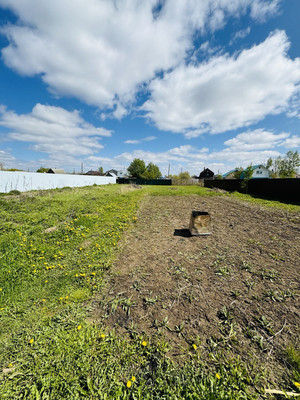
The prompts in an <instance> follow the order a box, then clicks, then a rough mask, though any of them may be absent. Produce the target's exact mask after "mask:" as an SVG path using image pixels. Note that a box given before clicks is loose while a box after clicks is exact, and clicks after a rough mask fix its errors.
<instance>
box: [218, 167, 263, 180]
mask: <svg viewBox="0 0 300 400" xmlns="http://www.w3.org/2000/svg"><path fill="white" fill-rule="evenodd" d="M250 167H251V169H252V171H255V170H256V169H257V168H260V167H263V168H265V169H266V167H265V166H264V165H262V164H257V165H250ZM246 169H247V168H245V169H243V171H242V174H243V172H244V171H246ZM235 171H238V168H235V169H232V170H231V171H229V172H226V174H223V175H222V177H223V178H225V177H226V176H228V175H230V174H232V173H233V172H235ZM242 174H241V176H242Z"/></svg>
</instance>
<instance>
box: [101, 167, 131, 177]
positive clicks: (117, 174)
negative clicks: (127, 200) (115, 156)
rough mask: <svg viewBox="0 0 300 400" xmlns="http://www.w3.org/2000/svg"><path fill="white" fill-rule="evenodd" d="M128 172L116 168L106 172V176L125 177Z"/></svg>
mask: <svg viewBox="0 0 300 400" xmlns="http://www.w3.org/2000/svg"><path fill="white" fill-rule="evenodd" d="M127 175H128V173H127V171H122V170H120V171H117V170H116V169H110V170H108V171H106V172H105V174H104V176H112V177H114V178H115V177H118V178H125V177H127Z"/></svg>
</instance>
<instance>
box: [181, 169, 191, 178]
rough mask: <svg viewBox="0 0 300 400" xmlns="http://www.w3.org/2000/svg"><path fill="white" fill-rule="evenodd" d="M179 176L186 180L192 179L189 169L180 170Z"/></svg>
mask: <svg viewBox="0 0 300 400" xmlns="http://www.w3.org/2000/svg"><path fill="white" fill-rule="evenodd" d="M178 177H179V179H185V180H188V179H191V176H190V174H189V172H188V171H184V172H180V174H179V175H178Z"/></svg>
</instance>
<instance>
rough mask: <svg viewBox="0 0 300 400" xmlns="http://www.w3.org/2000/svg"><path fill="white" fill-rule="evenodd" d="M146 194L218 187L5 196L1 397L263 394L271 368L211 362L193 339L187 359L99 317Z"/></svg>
mask: <svg viewBox="0 0 300 400" xmlns="http://www.w3.org/2000/svg"><path fill="white" fill-rule="evenodd" d="M146 194H150V195H191V194H198V195H209V196H211V195H216V194H215V193H214V192H211V191H209V190H208V189H205V188H199V187H178V188H175V190H174V188H170V187H150V188H144V189H143V190H135V191H127V192H126V193H123V194H122V190H120V186H108V187H89V188H81V189H70V188H65V189H58V190H53V191H45V192H42V193H41V195H39V193H38V192H37V193H36V194H34V195H33V196H25V195H22V196H9V197H7V196H3V197H1V199H0V221H1V224H0V264H1V268H0V398H1V400H4V399H14V400H15V399H43V400H44V399H45V400H46V399H54V400H60V399H61V400H67V399H70V400H71V399H72V400H75V399H216V400H218V399H237V400H238V399H258V398H259V396H260V394H259V393H260V389H258V388H259V387H261V383H262V382H263V376H262V375H261V376H260V375H257V373H252V372H251V368H250V366H247V367H246V366H245V365H243V364H242V363H240V362H239V360H237V359H236V360H230V359H228V358H226V357H225V356H224V357H225V358H218V357H216V355H212V356H211V360H210V362H209V365H208V364H207V363H206V362H204V361H203V359H204V357H202V354H201V350H200V349H196V348H193V347H192V348H191V349H190V353H189V361H188V362H187V363H186V364H185V365H183V366H182V365H181V366H178V365H177V364H174V363H173V362H172V361H171V360H170V359H169V358H168V351H169V350H170V349H169V345H168V344H167V343H165V342H163V341H157V340H156V339H155V338H147V337H142V336H138V335H137V334H134V333H132V336H131V338H130V339H129V338H124V337H119V336H118V335H117V334H115V332H114V331H108V330H107V328H106V327H105V326H99V325H97V324H95V323H91V322H89V319H88V318H87V317H88V313H89V309H90V304H91V301H92V300H93V298H94V296H95V294H96V293H98V292H99V291H101V290H102V288H103V285H104V277H105V274H106V271H107V270H109V268H110V267H111V264H112V261H113V259H114V258H115V257H116V254H117V244H118V241H119V239H120V238H121V237H122V235H123V233H124V232H126V230H127V229H129V228H130V226H131V224H133V223H134V222H135V219H136V212H137V210H138V207H139V204H140V201H141V200H142V198H143V197H144V196H145V195H146ZM49 228H51V229H49ZM145 344H146V345H145ZM195 347H196V346H195ZM291 354H292V353H291V352H290V355H291ZM293 354H294V353H293ZM293 359H295V356H294V358H293ZM1 371H3V372H2V373H1ZM133 377H134V378H133ZM128 382H130V383H128ZM128 386H130V387H128Z"/></svg>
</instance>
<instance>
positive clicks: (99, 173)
mask: <svg viewBox="0 0 300 400" xmlns="http://www.w3.org/2000/svg"><path fill="white" fill-rule="evenodd" d="M84 175H92V176H103V174H102V173H101V172H99V171H92V170H90V171H88V172H86V173H85V174H84Z"/></svg>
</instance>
